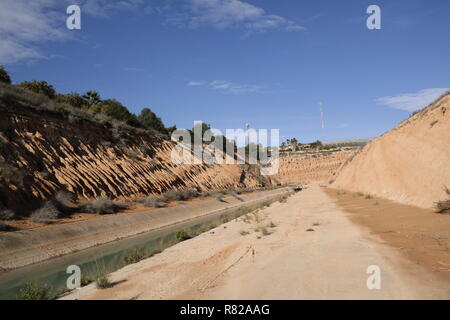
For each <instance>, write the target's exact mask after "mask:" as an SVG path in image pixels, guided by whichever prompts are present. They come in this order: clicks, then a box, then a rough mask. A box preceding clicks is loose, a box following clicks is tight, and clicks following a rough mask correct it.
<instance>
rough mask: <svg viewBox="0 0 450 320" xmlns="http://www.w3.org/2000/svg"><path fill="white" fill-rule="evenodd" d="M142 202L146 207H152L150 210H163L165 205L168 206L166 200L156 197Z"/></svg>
mask: <svg viewBox="0 0 450 320" xmlns="http://www.w3.org/2000/svg"><path fill="white" fill-rule="evenodd" d="M140 202H141V203H142V204H143V205H144V206H146V207H150V208H161V207H164V205H165V204H166V201H165V199H164V198H162V197H155V196H148V197H146V198H144V199H142V200H140Z"/></svg>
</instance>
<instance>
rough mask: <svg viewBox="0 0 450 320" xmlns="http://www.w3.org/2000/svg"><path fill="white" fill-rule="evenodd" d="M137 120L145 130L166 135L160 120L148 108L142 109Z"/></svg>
mask: <svg viewBox="0 0 450 320" xmlns="http://www.w3.org/2000/svg"><path fill="white" fill-rule="evenodd" d="M138 120H139V122H140V123H141V125H142V126H143V127H144V128H146V129H153V130H156V131H159V132H161V133H167V129H166V127H164V124H163V122H162V121H161V118H159V117H157V116H156V114H155V113H154V112H153V111H152V110H150V109H149V108H144V109H142V111H141V114H140V115H139V116H138ZM175 128H176V127H175Z"/></svg>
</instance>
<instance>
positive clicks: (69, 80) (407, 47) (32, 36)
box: [0, 0, 450, 142]
mask: <svg viewBox="0 0 450 320" xmlns="http://www.w3.org/2000/svg"><path fill="white" fill-rule="evenodd" d="M70 4H79V5H80V7H81V14H82V26H81V30H73V31H69V30H67V29H66V27H65V19H66V18H67V15H66V14H65V9H66V7H67V6H68V5H70ZM371 4H376V5H378V6H380V8H381V13H382V29H381V30H369V29H368V28H367V27H366V19H367V17H368V14H366V9H367V7H368V6H369V5H371ZM449 13H450V2H449V1H447V0H433V1H425V0H389V1H381V0H371V1H364V0H355V1H350V0H348V1H332V0H302V1H299V0H246V1H244V0H241V1H239V0H176V1H175V0H173V1H168V0H154V1H144V0H122V1H111V0H108V1H106V0H88V1H75V0H73V1H66V0H60V1H56V0H35V1H23V0H0V35H1V37H0V64H4V65H5V66H6V69H7V70H8V71H9V72H10V74H11V76H12V79H13V81H14V82H20V81H23V80H32V79H36V80H46V81H48V82H49V83H51V84H53V85H54V86H55V88H56V89H57V90H58V91H59V92H72V91H76V92H81V93H83V92H85V91H87V90H90V89H94V90H97V91H99V92H100V93H101V95H102V97H103V98H105V99H106V98H116V99H118V100H119V101H121V102H122V103H123V104H124V105H126V106H127V107H128V108H129V109H130V110H131V111H133V112H136V113H137V112H139V111H140V110H141V109H142V108H144V107H150V108H151V109H152V110H153V111H155V112H156V113H157V114H158V115H159V116H160V117H161V118H162V119H163V121H164V123H165V124H166V125H167V126H169V125H173V124H176V125H177V126H178V127H179V128H188V127H189V128H190V127H192V126H193V122H194V120H203V121H205V122H208V123H211V124H212V125H213V126H214V127H216V128H219V129H222V130H224V129H225V128H240V127H243V126H244V124H245V123H250V125H251V126H252V127H254V128H267V129H272V128H279V129H280V130H281V131H280V133H281V137H282V139H283V140H284V139H286V138H291V137H297V139H299V140H300V141H302V142H306V141H313V140H316V139H320V138H321V126H320V112H319V102H323V104H324V110H325V134H324V138H325V140H327V141H330V140H340V139H350V138H366V137H373V136H377V135H380V134H382V133H383V132H385V131H387V130H389V129H390V128H392V127H394V126H395V125H396V124H397V123H398V122H400V121H401V120H403V119H405V118H406V117H408V116H409V114H410V113H411V112H412V111H414V110H415V109H417V108H419V107H420V106H423V105H424V104H427V103H429V102H431V101H432V100H433V99H435V98H436V97H437V96H439V95H440V94H441V93H443V92H444V91H445V90H446V88H450V84H449V75H450V63H449V61H448V55H449V52H450V41H449V40H448V39H449V37H448V32H449V31H450V19H448V14H449Z"/></svg>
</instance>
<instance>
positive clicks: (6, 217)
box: [0, 209, 15, 220]
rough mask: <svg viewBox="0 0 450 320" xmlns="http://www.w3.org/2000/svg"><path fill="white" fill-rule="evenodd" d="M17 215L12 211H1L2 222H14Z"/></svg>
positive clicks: (0, 218)
mask: <svg viewBox="0 0 450 320" xmlns="http://www.w3.org/2000/svg"><path fill="white" fill-rule="evenodd" d="M14 217H15V214H14V212H13V211H12V210H8V209H4V210H0V220H12V219H14Z"/></svg>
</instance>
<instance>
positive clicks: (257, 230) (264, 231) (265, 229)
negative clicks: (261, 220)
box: [255, 226, 270, 236]
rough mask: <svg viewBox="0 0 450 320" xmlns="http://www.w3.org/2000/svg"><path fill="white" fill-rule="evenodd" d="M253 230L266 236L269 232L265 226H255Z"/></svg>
mask: <svg viewBox="0 0 450 320" xmlns="http://www.w3.org/2000/svg"><path fill="white" fill-rule="evenodd" d="M255 232H260V233H261V235H262V236H268V235H269V234H270V232H269V230H267V228H266V227H265V226H257V227H256V228H255Z"/></svg>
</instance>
